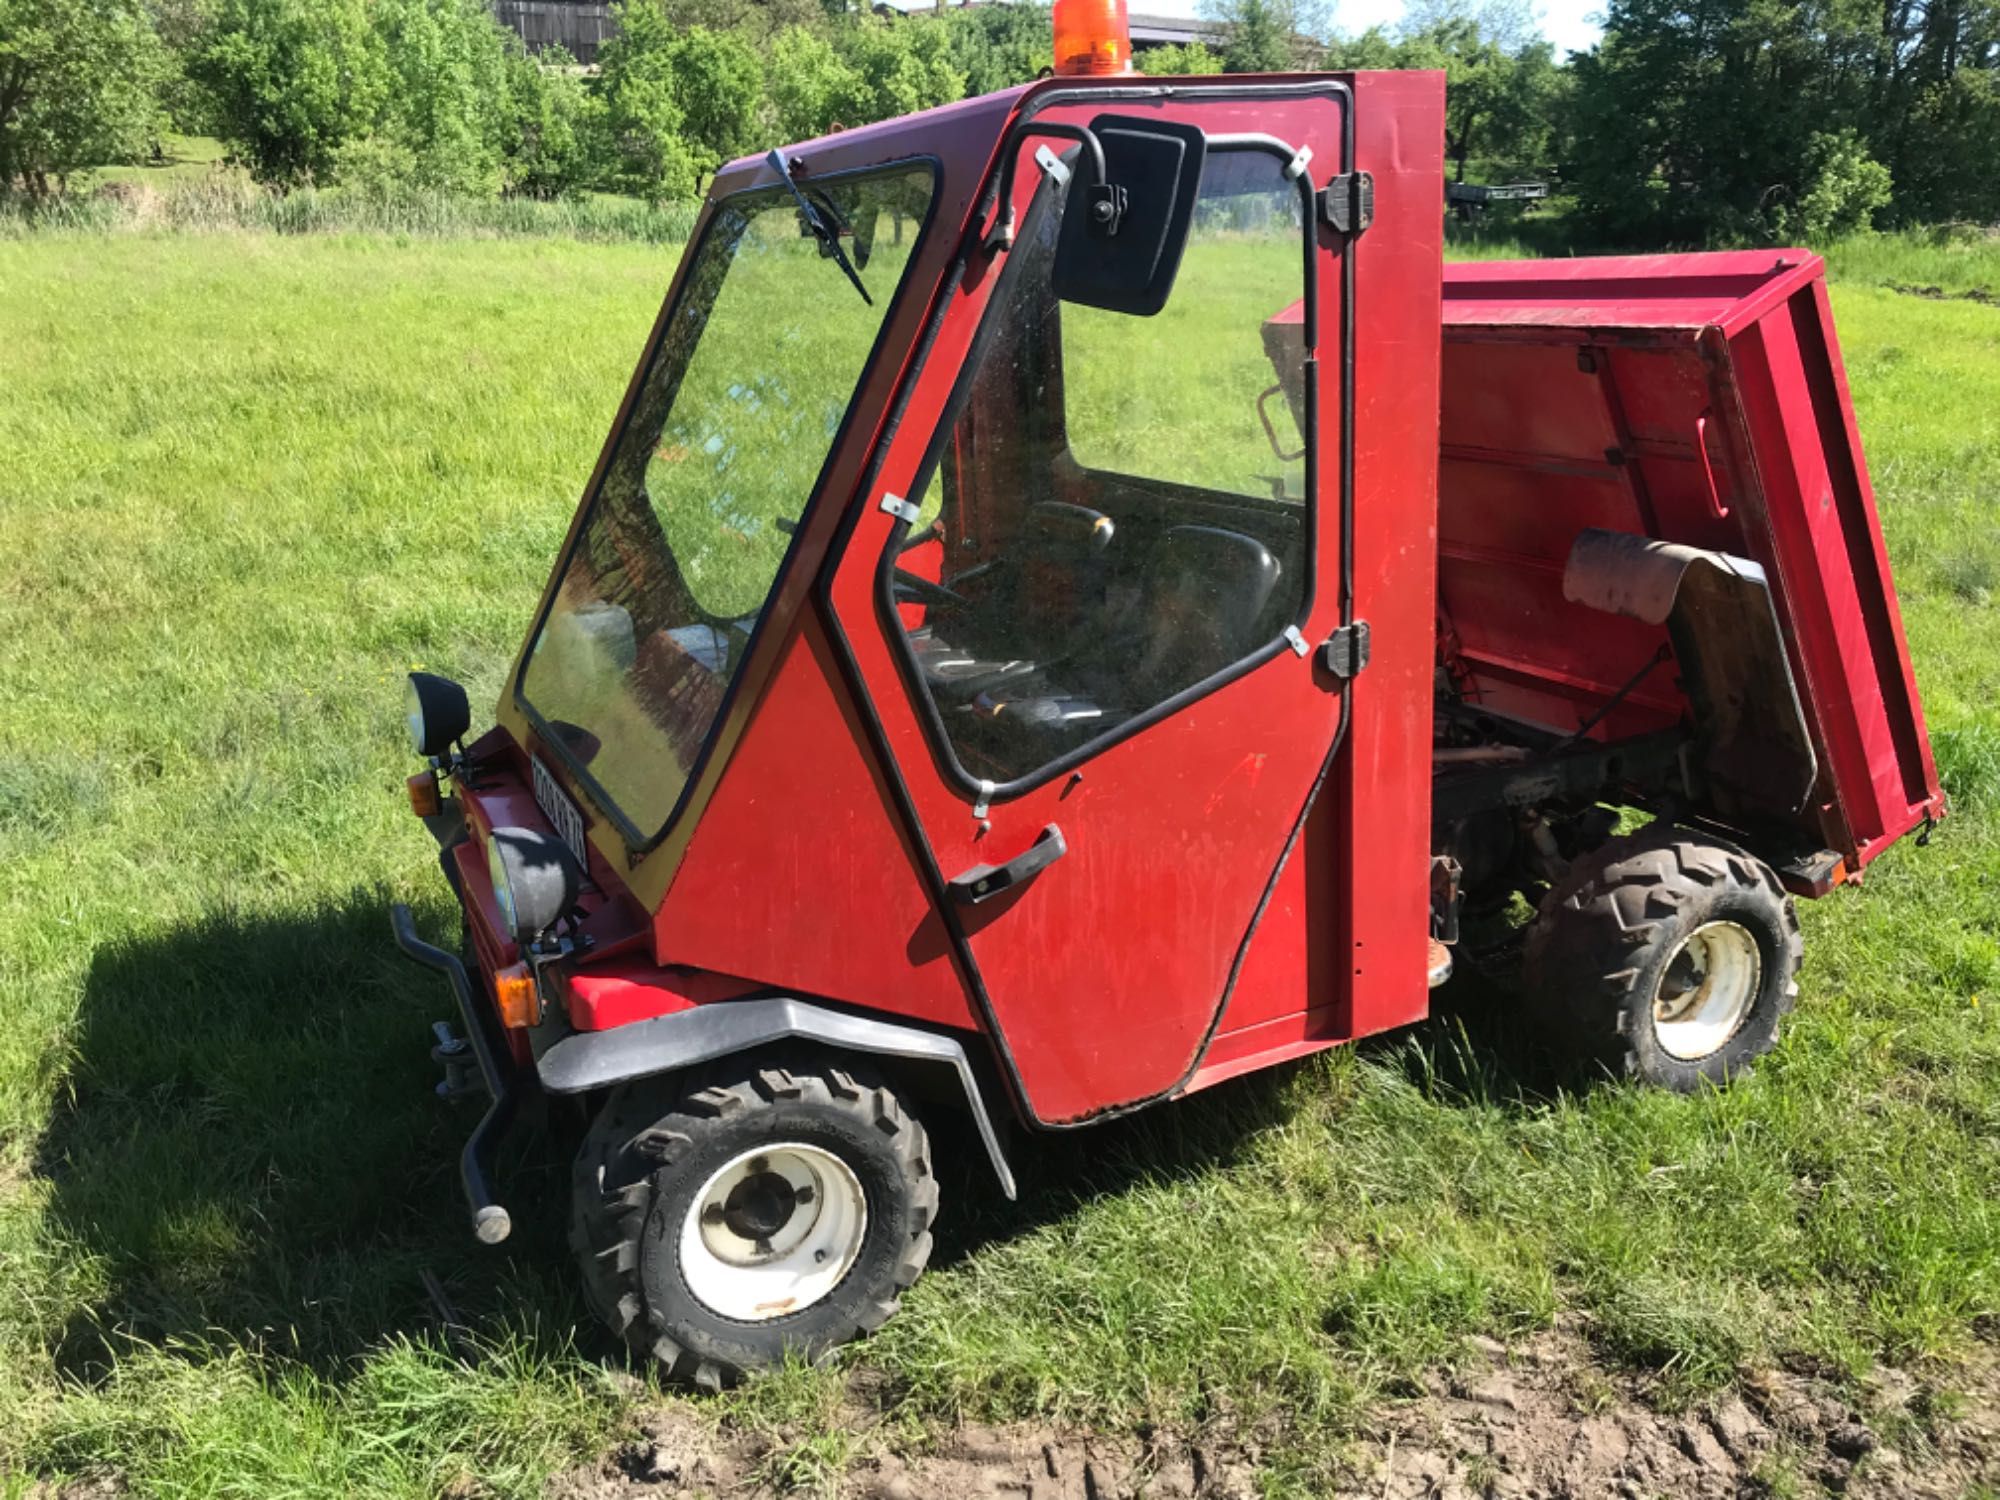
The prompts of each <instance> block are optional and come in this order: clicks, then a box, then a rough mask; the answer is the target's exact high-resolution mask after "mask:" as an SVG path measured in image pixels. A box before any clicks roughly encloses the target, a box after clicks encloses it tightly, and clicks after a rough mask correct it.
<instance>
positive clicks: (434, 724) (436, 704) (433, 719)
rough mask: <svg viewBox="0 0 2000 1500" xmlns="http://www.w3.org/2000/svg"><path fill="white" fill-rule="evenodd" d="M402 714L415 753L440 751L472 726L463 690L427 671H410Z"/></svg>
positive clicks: (440, 752) (468, 705)
mask: <svg viewBox="0 0 2000 1500" xmlns="http://www.w3.org/2000/svg"><path fill="white" fill-rule="evenodd" d="M403 713H404V715H405V717H406V718H408V720H409V723H410V743H411V744H412V745H413V746H415V748H416V752H417V754H419V755H442V754H444V753H445V751H447V750H449V749H450V748H451V747H452V745H453V743H454V742H456V741H458V740H461V739H463V738H464V737H465V731H466V730H467V729H469V728H471V727H472V705H471V703H470V702H469V701H468V700H467V699H466V696H465V689H464V688H462V687H460V686H459V685H458V684H457V683H455V682H453V681H452V680H451V679H450V678H449V677H439V676H437V675H435V674H434V673H430V672H412V673H411V674H410V685H409V687H408V689H407V690H406V691H405V692H404V694H403Z"/></svg>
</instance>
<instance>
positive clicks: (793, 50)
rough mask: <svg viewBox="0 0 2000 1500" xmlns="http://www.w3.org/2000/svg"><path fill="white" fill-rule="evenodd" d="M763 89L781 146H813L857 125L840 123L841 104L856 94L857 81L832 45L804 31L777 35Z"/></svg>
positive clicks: (789, 31) (858, 80) (801, 28)
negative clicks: (829, 134) (803, 143)
mask: <svg viewBox="0 0 2000 1500" xmlns="http://www.w3.org/2000/svg"><path fill="white" fill-rule="evenodd" d="M765 87H766V88H767V90H768V91H769V96H770V103H771V112H772V114H773V115H774V116H775V117H776V122H777V127H778V135H779V136H780V137H781V138H783V139H784V140H787V141H804V140H811V139H812V138H813V137H814V136H819V135H825V134H826V133H827V131H829V130H831V129H833V128H834V126H836V125H838V124H843V123H845V124H857V125H858V124H860V123H861V122H860V121H859V120H854V121H842V120H841V119H840V117H839V111H840V110H841V108H842V107H843V101H846V100H849V99H852V98H855V97H857V96H858V95H859V94H860V92H861V79H860V75H858V74H857V73H856V72H855V71H854V70H853V69H852V68H850V67H849V66H848V65H847V63H846V61H845V60H844V59H843V58H842V57H841V56H840V54H839V53H838V52H836V51H834V50H833V43H831V42H829V41H828V40H827V39H826V38H825V37H823V36H821V35H820V34H819V33H818V32H816V31H809V30H807V29H806V28H805V27H803V26H794V27H792V28H791V29H789V30H787V31H785V32H782V33H780V34H779V36H778V38H777V40H776V41H775V42H773V43H772V44H771V63H770V68H769V70H768V71H767V72H766V74H765Z"/></svg>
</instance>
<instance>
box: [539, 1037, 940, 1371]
mask: <svg viewBox="0 0 2000 1500" xmlns="http://www.w3.org/2000/svg"><path fill="white" fill-rule="evenodd" d="M937 1202H938V1193H937V1182H936V1180H935V1178H934V1177H933V1176H932V1175H931V1161H930V1146H929V1142H928V1140H927V1138H926V1136H925V1134H924V1129H923V1126H922V1125H921V1124H919V1123H918V1122H917V1121H916V1119H915V1118H913V1117H912V1116H911V1115H910V1114H909V1113H908V1112H907V1111H906V1110H905V1109H904V1108H903V1105H902V1103H901V1101H900V1100H899V1099H898V1098H897V1097H896V1095H895V1094H894V1093H893V1092H892V1091H891V1090H890V1089H889V1088H888V1087H887V1086H886V1085H885V1084H884V1083H883V1082H882V1081H881V1080H880V1079H879V1078H878V1077H877V1076H876V1075H875V1074H873V1073H872V1072H870V1071H868V1070H867V1069H866V1068H865V1067H862V1066H859V1065H854V1064H849V1063H847V1062H845V1061H842V1062H840V1063H834V1062H832V1061H830V1060H807V1059H803V1058H799V1057H786V1058H765V1059H762V1060H753V1059H731V1060H729V1061H727V1062H725V1063H723V1064H718V1065H716V1066H715V1067H714V1068H712V1069H710V1070H707V1071H705V1072H703V1073H701V1074H699V1075H697V1076H693V1077H689V1078H686V1079H681V1080H673V1079H668V1080H647V1081H645V1082H642V1083H638V1084H631V1085H627V1086H625V1087H623V1088H620V1089H618V1090H617V1091H615V1092H614V1093H613V1094H612V1096H611V1097H610V1099H609V1100H607V1101H606V1103H605V1106H604V1108H603V1110H602V1112H601V1113H600V1114H599V1115H598V1118H597V1120H596V1122H595V1123H594V1124H593V1125H592V1126H591V1129H590V1132H589V1135H588V1136H587V1137H586V1139H585V1141H584V1144H583V1148H582V1150H581V1151H580V1152H579V1153H578V1155H577V1160H576V1168H575V1177H574V1183H573V1199H572V1209H571V1224H570V1243H571V1247H572V1248H573V1249H574V1250H575V1251H576V1254H577V1258H578V1261H579V1263H580V1265H581V1267H582V1271H583V1281H584V1289H585V1293H586V1295H587V1297H588V1298H589V1300H590V1302H591V1305H592V1307H593V1309H594V1310H595V1311H596V1312H597V1314H598V1316H599V1317H601V1318H602V1319H603V1320H604V1321H605V1323H606V1324H607V1325H608V1326H609V1327H610V1328H611V1329H612V1331H613V1332H615V1333H617V1334H618V1335H619V1336H620V1337H621V1338H623V1339H624V1340H625V1341H626V1343H627V1344H629V1345H630V1346H631V1347H632V1348H633V1349H634V1350H636V1351H638V1352H640V1353H643V1354H647V1355H650V1356H652V1357H653V1358H655V1359H657V1360H658V1361H659V1362H660V1364H661V1365H662V1366H663V1367H664V1368H665V1370H666V1372H667V1373H668V1374H669V1375H670V1376H672V1377H674V1378H676V1379H679V1380H684V1381H689V1382H692V1383H694V1384H697V1385H701V1386H706V1387H709V1388H711V1389H713V1388H716V1387H719V1386H721V1385H723V1384H724V1383H726V1382H727V1381H729V1380H732V1379H734V1378H735V1377H737V1376H739V1375H741V1374H743V1373H744V1372H746V1371H749V1370H753V1369H760V1368H766V1367H769V1366H771V1365H774V1364H777V1363H779V1362H781V1361H782V1360H783V1359H784V1357H785V1356H786V1355H787V1354H788V1353H796V1354H800V1355H803V1356H805V1357H807V1358H816V1357H818V1356H820V1355H823V1354H825V1353H827V1352H828V1351H829V1350H832V1349H834V1348H836V1347H838V1346H839V1345H841V1344H844V1343H846V1342H847V1341H848V1340H850V1339H852V1338H855V1337H856V1336H858V1335H860V1334H862V1333H865V1332H871V1331H873V1330H874V1329H876V1328H878V1327H880V1326H881V1325H882V1323H883V1322H884V1321H886V1320H887V1319H888V1318H889V1316H890V1315H891V1314H892V1313H894V1312H895V1311H896V1308H897V1305H898V1302H899V1299H900V1298H901V1296H902V1293H903V1291H904V1289H905V1288H907V1287H908V1286H909V1285H910V1284H911V1283H912V1282H914V1281H915V1280H916V1278H917V1276H918V1274H919V1273H920V1272H921V1271H922V1270H923V1268H924V1264H925V1262H926V1261H928V1260H929V1258H930V1251H931V1236H930V1225H931V1220H932V1219H933V1217H934V1216H935V1215H936V1212H937Z"/></svg>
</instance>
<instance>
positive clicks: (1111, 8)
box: [1052, 0, 1132, 78]
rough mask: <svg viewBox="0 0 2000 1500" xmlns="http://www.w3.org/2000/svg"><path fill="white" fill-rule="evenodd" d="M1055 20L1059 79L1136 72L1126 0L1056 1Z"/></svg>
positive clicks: (1057, 73) (1057, 74)
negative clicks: (1133, 65) (1133, 69)
mask: <svg viewBox="0 0 2000 1500" xmlns="http://www.w3.org/2000/svg"><path fill="white" fill-rule="evenodd" d="M1052 19H1053V21H1054V23H1055V34H1056V49H1055V50H1056V76H1057V77H1059V78H1070V77H1075V76H1077V75H1079V74H1104V73H1129V72H1131V71H1132V33H1131V27H1130V24H1129V23H1128V22H1127V20H1126V17H1125V0H1055V13H1054V16H1053V17H1052Z"/></svg>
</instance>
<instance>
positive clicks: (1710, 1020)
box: [1653, 921, 1764, 1062]
mask: <svg viewBox="0 0 2000 1500" xmlns="http://www.w3.org/2000/svg"><path fill="white" fill-rule="evenodd" d="M1763 979H1764V958H1763V953H1762V950H1760V949H1759V948H1758V946H1757V940H1756V938H1754V937H1752V936H1751V934H1750V932H1749V930H1748V929H1747V928H1745V927H1743V926H1741V925H1739V924H1738V923H1735V922H1727V921H1722V922H1707V923H1704V924H1703V925H1702V926H1700V927H1697V928H1696V929H1695V930H1694V931H1693V932H1691V933H1689V934H1688V935H1687V936H1686V937H1684V938H1682V939H1681V941H1680V944H1679V946H1677V947H1676V948H1675V949H1674V951H1673V952H1672V953H1671V954H1669V955H1668V957H1667V963H1666V967H1665V968H1664V969H1662V970H1661V972H1660V982H1659V985H1658V987H1657V988H1656V990H1655V991H1654V995H1653V1035H1654V1037H1655V1038H1656V1039H1657V1040H1658V1042H1659V1044H1660V1048H1661V1050H1662V1051H1664V1052H1666V1053H1667V1054H1668V1055H1669V1056H1671V1057H1677V1058H1679V1059H1680V1060H1681V1061H1683V1062H1695V1061H1699V1060H1700V1059H1702V1058H1704V1057H1709V1056H1712V1055H1713V1054H1714V1053H1715V1052H1716V1051H1718V1050H1719V1049H1720V1048H1721V1047H1722V1046H1723V1045H1724V1044H1725V1043H1727V1042H1728V1041H1729V1039H1730V1038H1731V1037H1733V1036H1735V1035H1736V1033H1737V1031H1739V1030H1740V1029H1741V1028H1742V1025H1743V1022H1744V1020H1745V1019H1746V1018H1747V1017H1748V1016H1749V1014H1750V1009H1751V1007H1752V1006H1753V1005H1754V1004H1755V1003H1756V1000H1757V992H1758V991H1759V989H1761V988H1762V986H1763Z"/></svg>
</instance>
